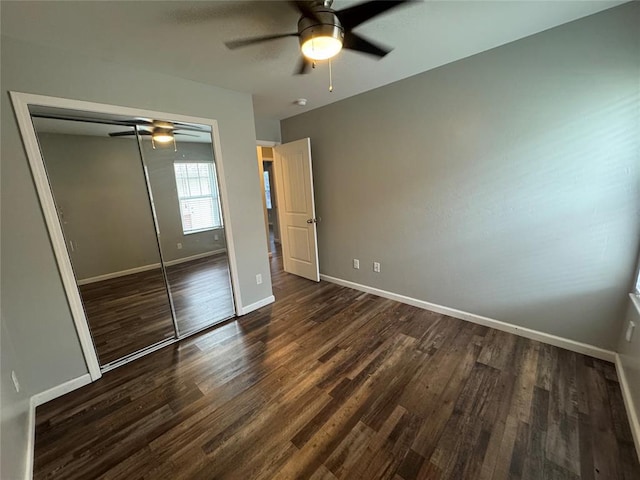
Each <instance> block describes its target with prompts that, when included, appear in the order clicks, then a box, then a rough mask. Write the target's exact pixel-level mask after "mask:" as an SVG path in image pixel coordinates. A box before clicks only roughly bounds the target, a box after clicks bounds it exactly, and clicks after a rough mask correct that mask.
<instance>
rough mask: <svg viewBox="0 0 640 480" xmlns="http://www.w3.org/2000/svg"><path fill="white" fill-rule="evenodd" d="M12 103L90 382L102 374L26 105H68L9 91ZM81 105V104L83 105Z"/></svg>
mask: <svg viewBox="0 0 640 480" xmlns="http://www.w3.org/2000/svg"><path fill="white" fill-rule="evenodd" d="M11 100H12V101H13V108H14V111H15V114H16V120H17V122H18V127H19V129H20V132H21V133H22V139H23V143H24V148H25V151H26V153H27V158H28V159H29V164H30V166H31V172H32V174H33V180H34V183H35V186H36V190H37V191H38V197H39V198H40V205H41V207H42V212H43V214H44V218H45V222H46V224H47V229H48V231H49V237H50V238H51V244H52V246H53V251H54V253H55V257H56V261H57V263H58V269H59V271H60V277H61V278H62V283H63V286H64V290H65V293H66V296H67V300H68V302H69V309H70V310H71V316H72V317H73V321H74V323H75V326H76V331H77V332H78V338H79V340H80V346H81V347H82V352H83V353H84V358H85V362H86V364H87V368H88V369H89V373H90V375H91V378H92V379H93V380H97V379H98V378H100V377H101V376H102V373H100V364H99V363H98V356H97V354H96V350H95V347H94V345H93V340H92V338H91V332H90V331H89V324H88V323H87V319H86V317H85V314H84V309H83V308H82V301H81V300H80V293H79V292H78V286H77V285H76V278H75V275H74V274H73V269H72V267H71V260H70V259H69V255H68V253H67V246H66V243H65V240H64V235H63V234H62V227H61V226H60V222H59V220H58V212H57V211H56V207H55V203H54V200H53V194H52V193H51V189H50V188H49V180H48V177H47V172H46V170H45V167H44V160H43V159H42V155H41V154H40V148H39V146H38V139H37V137H36V132H35V130H34V127H33V123H32V122H31V115H30V113H29V104H34V103H35V104H42V103H44V104H48V105H51V106H68V105H67V104H66V103H62V104H61V102H60V99H53V97H41V96H39V95H30V94H25V93H17V92H11ZM81 103H83V104H84V103H85V102H81ZM79 109H80V110H82V109H83V108H82V107H80V108H79Z"/></svg>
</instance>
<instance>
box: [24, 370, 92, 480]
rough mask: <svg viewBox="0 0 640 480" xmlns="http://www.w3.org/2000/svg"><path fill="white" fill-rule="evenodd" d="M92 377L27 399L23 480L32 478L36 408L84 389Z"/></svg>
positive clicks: (77, 380)
mask: <svg viewBox="0 0 640 480" xmlns="http://www.w3.org/2000/svg"><path fill="white" fill-rule="evenodd" d="M92 381H93V380H92V376H91V374H89V373H85V374H84V375H82V376H80V377H78V378H72V379H71V380H69V381H66V382H64V383H62V384H60V385H57V386H55V387H51V388H50V389H49V390H45V391H44V392H40V393H36V394H35V395H33V396H31V398H30V399H29V413H28V415H29V418H28V421H27V456H26V463H27V465H26V468H25V475H24V478H25V480H31V479H32V478H33V459H34V455H35V448H36V408H37V407H39V406H40V405H44V404H45V403H47V402H49V401H51V400H53V399H54V398H58V397H61V396H63V395H66V394H67V393H69V392H72V391H74V390H77V389H78V388H81V387H84V386H85V385H88V384H90V383H91V382H92Z"/></svg>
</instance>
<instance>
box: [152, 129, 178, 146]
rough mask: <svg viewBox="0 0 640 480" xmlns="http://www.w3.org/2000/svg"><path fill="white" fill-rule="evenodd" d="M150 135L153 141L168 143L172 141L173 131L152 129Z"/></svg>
mask: <svg viewBox="0 0 640 480" xmlns="http://www.w3.org/2000/svg"><path fill="white" fill-rule="evenodd" d="M151 137H152V138H153V141H154V142H158V143H170V142H173V132H172V131H170V130H154V132H153V133H152V135H151Z"/></svg>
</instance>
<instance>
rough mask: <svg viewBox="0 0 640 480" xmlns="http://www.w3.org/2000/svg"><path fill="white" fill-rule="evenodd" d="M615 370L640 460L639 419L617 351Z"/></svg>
mask: <svg viewBox="0 0 640 480" xmlns="http://www.w3.org/2000/svg"><path fill="white" fill-rule="evenodd" d="M616 371H617V372H618V380H619V382H620V389H621V390H622V399H623V400H624V407H625V409H626V410H627V416H628V417H629V426H630V427H631V435H633V443H634V444H635V446H636V454H637V455H638V460H640V421H638V414H637V410H636V406H635V403H634V401H633V397H632V396H631V390H629V382H628V381H627V375H626V373H625V371H624V365H623V364H622V359H621V358H620V355H618V354H617V353H616Z"/></svg>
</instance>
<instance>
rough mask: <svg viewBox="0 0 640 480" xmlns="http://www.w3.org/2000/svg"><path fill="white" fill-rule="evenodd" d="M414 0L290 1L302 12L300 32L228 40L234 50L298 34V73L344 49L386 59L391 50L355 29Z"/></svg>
mask: <svg viewBox="0 0 640 480" xmlns="http://www.w3.org/2000/svg"><path fill="white" fill-rule="evenodd" d="M410 1H411V0H397V1H386V0H374V1H368V2H364V3H360V4H357V5H354V6H352V7H348V8H345V9H342V10H333V9H332V8H331V6H332V5H333V0H311V1H289V3H290V4H291V5H292V6H294V7H295V8H296V9H297V10H298V11H299V12H300V14H301V16H300V19H299V20H298V31H297V32H295V33H281V34H275V35H265V36H261V37H253V38H244V39H240V40H233V41H230V42H226V43H225V45H226V46H227V48H229V49H231V50H234V49H236V48H240V47H246V46H248V45H254V44H256V43H262V42H268V41H271V40H276V39H278V38H284V37H298V39H299V41H300V50H301V52H302V58H301V60H300V63H299V65H298V68H296V73H297V74H302V73H308V72H309V68H310V67H311V66H313V65H314V64H315V61H316V60H327V59H329V58H332V57H334V56H335V55H337V54H338V52H340V50H342V49H343V48H345V49H349V50H354V51H357V52H361V53H366V54H368V55H372V56H374V57H377V58H382V57H384V56H385V55H386V54H388V53H389V52H390V51H391V49H390V48H387V47H384V46H381V45H377V44H375V43H374V42H372V41H370V40H368V39H366V38H364V37H363V36H361V35H358V34H357V33H354V32H353V29H354V28H356V27H357V26H358V25H360V24H362V23H364V22H366V21H368V20H370V19H372V18H374V17H376V16H378V15H381V14H382V13H385V12H386V11H388V10H390V9H392V8H394V7H397V6H400V5H402V4H404V3H408V2H410Z"/></svg>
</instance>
